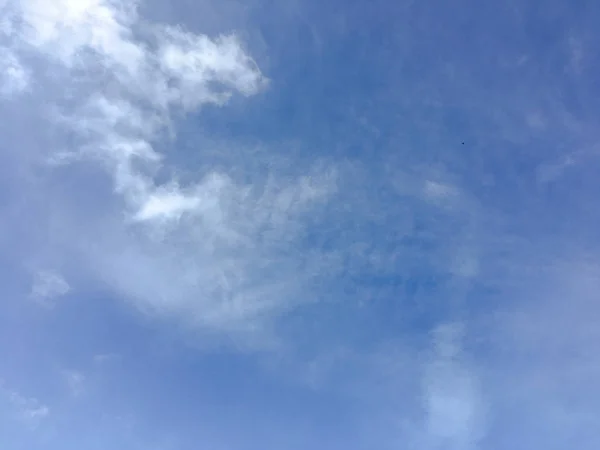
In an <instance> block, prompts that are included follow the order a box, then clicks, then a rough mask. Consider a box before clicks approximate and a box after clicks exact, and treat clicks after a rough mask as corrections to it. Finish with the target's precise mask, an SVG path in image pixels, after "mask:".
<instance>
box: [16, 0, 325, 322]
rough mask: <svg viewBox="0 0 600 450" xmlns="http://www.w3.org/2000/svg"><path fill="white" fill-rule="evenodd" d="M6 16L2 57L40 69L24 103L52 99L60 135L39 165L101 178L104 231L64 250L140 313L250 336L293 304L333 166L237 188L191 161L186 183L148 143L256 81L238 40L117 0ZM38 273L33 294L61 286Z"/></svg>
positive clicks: (38, 6) (39, 4)
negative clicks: (88, 169)
mask: <svg viewBox="0 0 600 450" xmlns="http://www.w3.org/2000/svg"><path fill="white" fill-rule="evenodd" d="M8 11H9V12H10V14H7V16H6V17H9V19H7V20H8V21H9V22H10V29H11V33H10V45H11V48H14V49H16V50H15V51H17V52H18V53H15V55H16V57H18V56H19V55H20V54H22V55H23V56H24V57H26V58H27V59H28V60H32V61H35V62H36V64H39V65H43V66H45V67H47V68H48V70H47V71H46V72H44V73H41V74H40V75H39V76H38V79H36V80H35V81H36V82H37V85H38V88H37V90H36V89H34V90H33V91H32V95H34V96H35V95H37V96H40V98H41V97H42V96H43V95H44V92H42V91H43V87H44V86H45V85H48V86H52V87H53V88H54V90H53V92H58V94H57V95H58V98H55V97H53V100H52V102H53V103H51V104H50V106H49V108H48V109H47V111H48V120H49V123H50V124H51V125H49V126H51V127H53V129H57V127H60V128H58V129H61V130H62V132H63V133H64V136H65V137H64V142H59V145H58V146H57V147H56V148H55V149H50V151H49V152H48V154H47V160H49V161H51V162H53V163H61V164H62V165H64V164H67V165H68V164H69V163H70V162H72V161H82V160H83V161H86V162H90V161H91V162H94V163H97V164H98V166H99V167H102V168H103V170H104V171H105V172H106V173H107V174H109V176H110V177H111V178H112V179H113V181H114V193H115V194H116V197H115V199H117V201H116V202H113V203H111V204H113V205H116V206H115V209H113V210H112V212H111V213H110V215H111V217H110V218H109V219H107V223H106V224H105V225H98V226H99V227H100V228H101V230H100V231H99V233H98V234H96V235H94V236H87V235H86V230H82V229H77V230H74V231H73V235H72V236H71V239H72V242H70V243H69V245H71V246H72V247H75V248H76V249H77V251H78V252H79V254H80V256H81V258H83V260H84V261H85V265H86V266H87V267H88V270H89V271H90V272H91V273H93V274H94V277H96V278H98V279H100V280H101V281H102V282H104V283H108V285H109V286H111V287H112V288H113V289H114V290H115V291H116V293H117V294H118V295H120V296H123V297H125V298H127V299H129V300H131V301H133V302H134V304H136V305H138V306H139V307H140V308H141V309H142V310H145V311H154V312H160V313H163V314H164V313H167V314H175V315H178V317H183V318H185V320H187V321H191V322H193V323H195V324H197V325H200V326H201V327H204V328H208V329H210V330H212V331H227V332H234V331H236V332H237V331H248V332H252V333H255V332H257V330H258V329H259V328H260V326H259V324H262V323H266V322H268V321H269V319H270V318H271V317H272V316H273V315H276V314H278V313H279V312H280V311H283V310H286V309H287V308H290V307H292V306H293V305H296V304H297V303H298V301H300V298H301V296H302V295H301V288H303V289H307V288H308V286H306V285H303V283H309V284H310V279H311V278H314V277H318V276H319V267H322V266H323V263H322V261H320V258H319V255H316V254H314V252H307V253H306V254H302V253H300V252H299V251H298V245H299V243H300V242H301V240H302V239H303V229H304V226H305V223H306V222H307V221H309V220H312V219H314V214H315V208H317V209H318V208H319V207H320V205H321V204H322V202H323V201H324V200H326V199H328V198H329V197H330V196H331V195H332V193H334V192H335V191H336V175H335V171H333V170H330V169H328V168H321V169H314V170H312V169H308V172H305V173H301V172H299V171H296V173H295V174H294V175H289V174H283V173H281V174H279V173H277V171H276V170H273V168H272V167H271V168H269V167H268V166H269V165H268V164H265V170H264V173H262V174H258V177H257V174H253V177H252V180H251V181H248V179H244V177H236V176H234V175H233V172H234V171H231V173H230V172H228V171H227V169H226V168H225V169H224V168H220V169H216V168H214V167H211V166H210V164H204V165H202V167H201V170H200V171H199V172H200V173H199V174H198V175H197V176H196V177H195V179H194V178H193V177H188V178H186V181H185V182H183V181H181V180H179V179H177V178H176V177H170V176H168V175H167V177H166V179H165V174H169V173H171V172H172V171H173V170H172V169H175V171H176V170H177V169H178V168H177V167H173V166H172V165H171V164H170V163H169V162H168V155H167V154H166V153H165V152H164V151H163V150H162V149H161V145H160V142H164V136H165V135H166V134H167V133H168V132H171V131H172V130H173V129H174V128H175V126H176V118H178V117H180V116H181V114H182V113H191V112H193V111H194V110H196V109H198V108H200V107H203V106H205V105H216V106H220V105H223V104H224V103H225V102H226V101H227V99H229V98H230V97H231V96H232V95H233V94H235V93H238V94H241V95H244V96H249V95H253V94H256V93H258V92H259V91H260V90H261V89H263V88H264V87H265V86H266V84H267V80H266V78H265V77H264V76H263V75H262V73H261V72H260V70H259V69H258V67H257V66H256V64H255V62H254V61H253V60H252V58H251V57H250V56H249V55H248V54H247V53H246V51H245V50H244V48H243V46H242V44H241V42H240V41H239V39H238V38H237V37H236V36H235V35H232V34H230V35H223V36H218V37H216V38H211V37H208V36H205V35H199V34H194V33H190V32H188V31H185V30H183V29H180V28H174V27H170V26H163V25H156V24H150V23H147V22H145V21H143V20H142V19H141V18H140V17H138V13H137V4H136V3H132V2H126V1H121V0H86V1H83V2H79V1H73V0H61V1H58V2H45V1H43V0H22V1H13V2H10V3H9V6H8ZM40 103H41V102H40ZM73 136H74V138H72V137H73ZM67 139H68V140H67ZM67 142H70V143H69V144H65V143H67ZM73 142H75V143H76V144H73ZM233 164H234V165H236V167H235V169H236V170H238V169H241V171H242V172H244V171H245V168H244V167H243V166H240V165H239V163H238V162H237V161H234V163H233ZM73 170H76V168H75V169H73ZM238 172H239V170H238ZM159 175H161V177H159ZM122 206H124V207H125V215H123V211H122V209H121V207H122ZM123 217H125V220H123ZM95 225H96V224H95ZM75 241H77V242H75ZM38 278H39V280H38V281H37V285H36V286H37V287H35V288H34V293H33V295H34V297H37V298H48V297H49V296H51V295H58V294H60V293H64V292H63V291H65V289H66V285H63V284H61V283H60V281H59V279H58V278H57V277H51V276H49V275H40V276H39V277H38ZM306 300H307V299H306V298H305V299H303V300H302V301H306Z"/></svg>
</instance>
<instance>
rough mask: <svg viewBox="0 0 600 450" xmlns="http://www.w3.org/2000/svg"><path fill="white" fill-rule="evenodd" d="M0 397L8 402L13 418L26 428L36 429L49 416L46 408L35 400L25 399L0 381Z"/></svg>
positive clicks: (48, 409) (48, 410)
mask: <svg viewBox="0 0 600 450" xmlns="http://www.w3.org/2000/svg"><path fill="white" fill-rule="evenodd" d="M0 396H1V397H3V398H4V399H5V400H6V401H7V402H8V404H9V405H10V407H11V408H12V410H13V413H14V415H15V418H17V419H19V420H21V421H23V422H24V423H25V424H26V425H27V426H30V427H36V426H37V425H38V424H39V422H40V421H41V420H43V419H44V418H45V417H47V416H48V415H49V414H50V408H48V406H46V405H44V404H43V403H41V402H40V401H39V400H38V399H36V398H33V397H31V398H29V397H25V396H23V395H22V394H20V393H19V392H17V391H15V390H11V389H9V388H8V387H6V386H5V384H4V382H3V381H2V380H0Z"/></svg>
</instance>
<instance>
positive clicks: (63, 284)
mask: <svg viewBox="0 0 600 450" xmlns="http://www.w3.org/2000/svg"><path fill="white" fill-rule="evenodd" d="M70 290H71V286H69V283H67V281H66V280H65V279H64V278H63V277H62V276H61V275H60V274H58V273H56V272H54V271H47V270H42V271H39V272H37V273H35V275H34V278H33V286H32V287H31V292H30V294H29V295H30V298H32V299H33V300H34V301H36V302H38V303H39V304H41V305H44V306H48V307H51V306H53V305H54V301H55V299H57V298H58V297H61V296H63V295H65V294H67V293H68V292H69V291H70Z"/></svg>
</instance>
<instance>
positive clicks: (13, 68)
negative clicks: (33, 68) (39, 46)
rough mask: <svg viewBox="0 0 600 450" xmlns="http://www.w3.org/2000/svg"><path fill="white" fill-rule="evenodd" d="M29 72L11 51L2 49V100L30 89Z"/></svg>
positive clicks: (0, 72)
mask: <svg viewBox="0 0 600 450" xmlns="http://www.w3.org/2000/svg"><path fill="white" fill-rule="evenodd" d="M29 83H30V75H29V71H28V70H27V69H26V68H25V67H23V65H22V64H21V62H20V61H19V59H18V58H17V56H16V55H15V54H14V53H13V52H12V51H10V50H9V49H6V48H2V47H0V98H1V97H10V96H13V95H15V94H19V93H21V92H23V91H26V90H27V89H28V88H29Z"/></svg>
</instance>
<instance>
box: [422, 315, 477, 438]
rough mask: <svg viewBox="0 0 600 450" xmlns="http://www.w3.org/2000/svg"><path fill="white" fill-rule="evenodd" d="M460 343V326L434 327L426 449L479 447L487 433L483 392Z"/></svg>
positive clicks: (428, 366) (427, 380)
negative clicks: (485, 432)
mask: <svg viewBox="0 0 600 450" xmlns="http://www.w3.org/2000/svg"><path fill="white" fill-rule="evenodd" d="M461 346H462V344H461V327H460V325H458V324H450V325H443V326H441V327H439V328H437V329H436V330H434V333H433V351H432V357H431V360H430V361H429V362H428V363H427V364H426V367H425V375H424V379H423V388H424V396H423V397H424V405H423V406H424V410H425V424H424V426H425V436H426V437H425V438H424V441H425V442H423V444H424V446H425V448H440V447H441V448H448V449H456V450H466V449H470V448H477V441H478V440H479V439H481V438H482V437H483V435H484V428H483V425H484V418H485V411H484V403H483V396H482V392H481V391H480V388H479V386H478V383H479V382H478V379H477V376H476V374H475V372H474V370H473V368H472V367H469V363H468V362H467V361H465V355H464V354H463V352H462V350H461ZM421 448H423V447H421Z"/></svg>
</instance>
